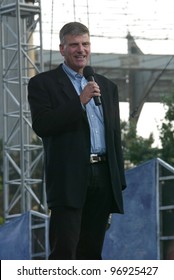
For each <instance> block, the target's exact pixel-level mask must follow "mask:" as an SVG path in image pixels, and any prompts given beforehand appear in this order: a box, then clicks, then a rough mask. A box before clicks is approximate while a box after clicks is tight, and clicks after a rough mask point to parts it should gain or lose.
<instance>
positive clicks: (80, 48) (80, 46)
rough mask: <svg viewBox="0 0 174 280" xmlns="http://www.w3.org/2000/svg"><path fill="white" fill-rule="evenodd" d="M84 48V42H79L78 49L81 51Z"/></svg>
mask: <svg viewBox="0 0 174 280" xmlns="http://www.w3.org/2000/svg"><path fill="white" fill-rule="evenodd" d="M83 50H84V46H83V44H79V45H78V51H79V52H82V51H83Z"/></svg>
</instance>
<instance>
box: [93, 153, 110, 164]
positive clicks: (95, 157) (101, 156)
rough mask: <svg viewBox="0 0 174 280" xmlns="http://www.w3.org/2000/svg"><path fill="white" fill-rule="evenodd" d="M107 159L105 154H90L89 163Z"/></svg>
mask: <svg viewBox="0 0 174 280" xmlns="http://www.w3.org/2000/svg"><path fill="white" fill-rule="evenodd" d="M105 161H107V157H106V155H98V154H91V155H90V163H98V162H105Z"/></svg>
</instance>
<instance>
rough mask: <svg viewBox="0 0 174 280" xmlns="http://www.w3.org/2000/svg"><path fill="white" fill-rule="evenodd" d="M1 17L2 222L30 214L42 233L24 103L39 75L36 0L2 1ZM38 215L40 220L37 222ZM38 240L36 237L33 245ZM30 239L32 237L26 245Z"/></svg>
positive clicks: (33, 142)
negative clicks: (31, 79) (33, 78)
mask: <svg viewBox="0 0 174 280" xmlns="http://www.w3.org/2000/svg"><path fill="white" fill-rule="evenodd" d="M0 19H1V68H2V69H1V71H0V72H1V79H2V83H1V84H2V95H3V163H4V168H3V190H4V218H5V221H6V220H7V219H8V220H9V219H10V218H13V217H16V216H18V215H21V214H22V213H24V212H27V211H30V210H32V211H35V212H36V213H37V215H36V216H35V218H34V220H35V221H34V228H35V229H38V231H40V228H41V227H43V228H44V229H45V230H46V228H47V220H48V219H47V217H48V216H47V206H46V198H45V191H44V187H45V186H44V180H43V148H42V142H41V140H40V139H39V138H38V137H37V136H36V135H35V134H33V131H32V128H31V116H30V110H29V105H28V99H27V94H28V93H27V84H28V81H29V78H30V77H31V76H33V75H35V74H36V73H39V72H41V71H43V62H42V24H41V5H40V0H35V1H34V0H1V1H0ZM34 31H37V34H38V38H39V39H38V40H37V41H38V43H37V44H36V43H35V40H34ZM32 213H33V212H32ZM38 213H40V214H41V216H40V217H39V220H38V223H37V217H38ZM40 219H42V220H43V223H41V221H40ZM31 227H32V222H31ZM31 230H32V228H31ZM35 236H37V234H35ZM45 236H46V235H45ZM39 238H40V237H39V236H37V238H36V239H37V242H38V243H40V240H39ZM34 239H35V237H34V236H33V235H32V240H31V242H34ZM41 239H42V240H43V237H41ZM35 241H36V240H35ZM42 243H43V242H42ZM44 244H46V240H45V239H44ZM44 244H42V245H40V246H39V247H40V251H39V250H37V253H36V252H35V251H33V254H32V256H33V257H39V258H41V255H44V254H45V248H44V247H45V245H44ZM35 247H36V246H33V248H35ZM39 252H40V253H39ZM43 258H44V256H43Z"/></svg>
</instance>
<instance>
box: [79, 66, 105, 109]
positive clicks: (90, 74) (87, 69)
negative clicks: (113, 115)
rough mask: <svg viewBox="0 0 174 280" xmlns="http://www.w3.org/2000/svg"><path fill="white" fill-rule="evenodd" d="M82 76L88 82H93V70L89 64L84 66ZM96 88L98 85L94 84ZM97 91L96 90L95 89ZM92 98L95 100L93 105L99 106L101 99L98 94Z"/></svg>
mask: <svg viewBox="0 0 174 280" xmlns="http://www.w3.org/2000/svg"><path fill="white" fill-rule="evenodd" d="M83 76H84V77H85V79H86V80H87V81H88V82H95V79H94V70H93V68H92V67H91V66H86V67H85V68H84V69H83ZM96 89H97V90H98V85H97V86H96ZM94 92H95V89H94ZM96 92H97V91H96ZM93 99H94V102H95V105H96V106H99V105H101V99H100V96H93Z"/></svg>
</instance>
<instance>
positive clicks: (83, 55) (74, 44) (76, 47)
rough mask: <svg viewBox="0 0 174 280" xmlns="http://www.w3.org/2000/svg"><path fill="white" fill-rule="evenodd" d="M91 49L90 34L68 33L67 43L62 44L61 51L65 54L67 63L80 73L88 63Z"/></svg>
mask: <svg viewBox="0 0 174 280" xmlns="http://www.w3.org/2000/svg"><path fill="white" fill-rule="evenodd" d="M90 50H91V48H90V39H89V35H88V34H83V35H66V36H65V43H64V44H60V53H61V55H62V56H64V59H65V63H66V64H67V65H68V66H69V67H70V68H72V69H73V70H74V71H76V72H78V73H80V74H82V73H83V68H84V67H85V66H86V65H87V63H88V60H89V57H90Z"/></svg>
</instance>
